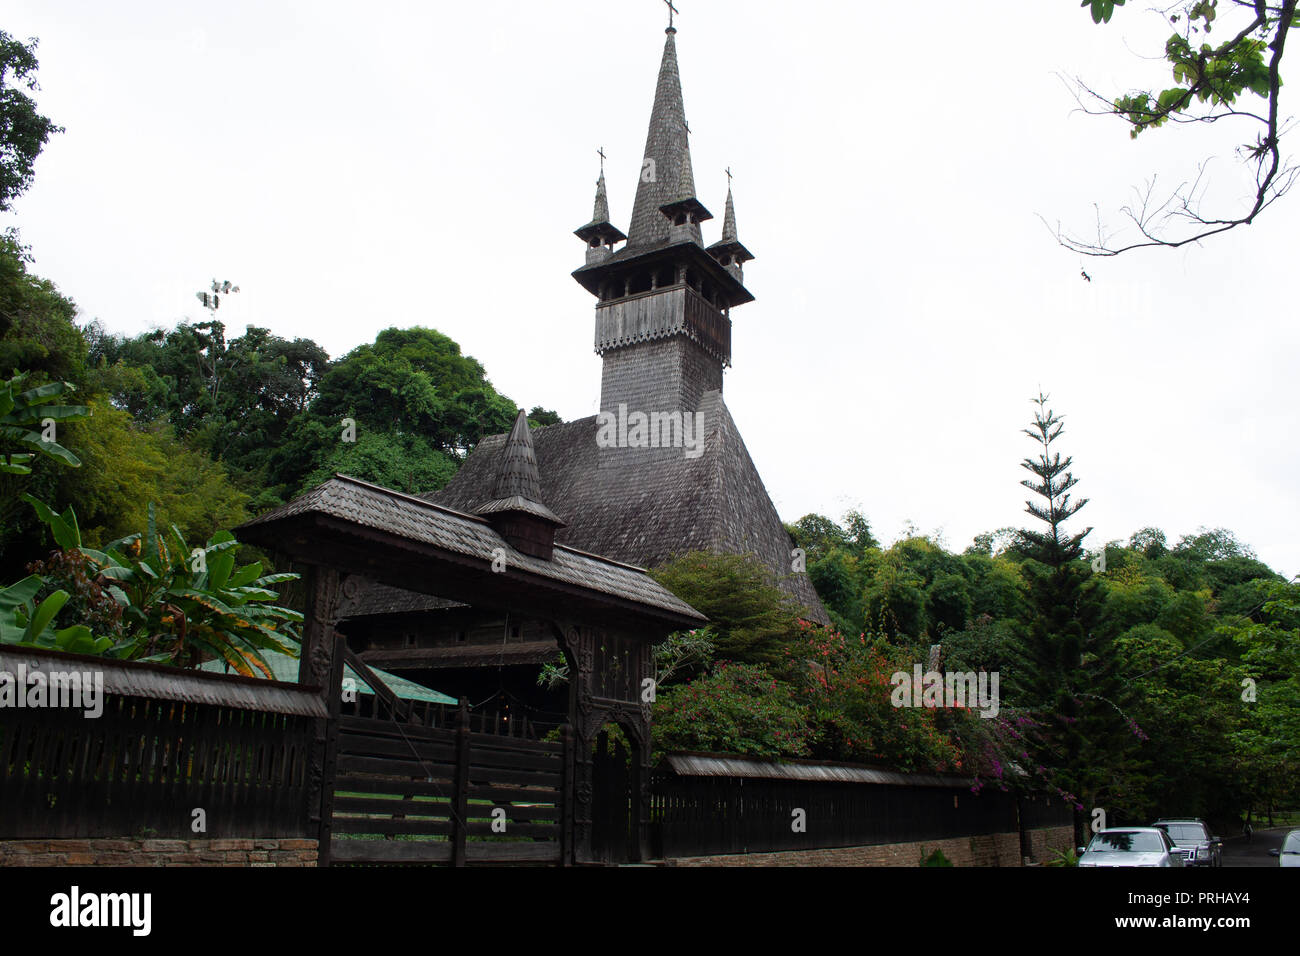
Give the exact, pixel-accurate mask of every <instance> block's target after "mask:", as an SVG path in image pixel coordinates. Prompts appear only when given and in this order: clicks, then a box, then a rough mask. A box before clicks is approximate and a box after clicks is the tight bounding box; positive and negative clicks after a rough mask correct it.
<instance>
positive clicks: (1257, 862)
mask: <svg viewBox="0 0 1300 956" xmlns="http://www.w3.org/2000/svg"><path fill="white" fill-rule="evenodd" d="M1290 830H1291V828H1290V827H1279V828H1277V829H1273V830H1256V831H1255V838H1254V839H1253V840H1252V841H1251V842H1250V843H1247V842H1246V838H1245V837H1242V836H1237V837H1225V838H1224V840H1223V865H1224V866H1274V867H1275V866H1277V857H1274V856H1269V855H1268V851H1269V850H1270V849H1280V848H1281V846H1282V838H1283V837H1284V836H1286V835H1287V833H1288V832H1290Z"/></svg>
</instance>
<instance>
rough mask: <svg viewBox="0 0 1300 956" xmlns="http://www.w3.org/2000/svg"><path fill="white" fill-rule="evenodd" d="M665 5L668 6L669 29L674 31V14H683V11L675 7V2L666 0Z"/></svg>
mask: <svg viewBox="0 0 1300 956" xmlns="http://www.w3.org/2000/svg"><path fill="white" fill-rule="evenodd" d="M664 3H666V4H668V29H669V30H671V29H673V14H674V13H681V11H680V10H678V9H677V8H676V7H674V6H673V0H664Z"/></svg>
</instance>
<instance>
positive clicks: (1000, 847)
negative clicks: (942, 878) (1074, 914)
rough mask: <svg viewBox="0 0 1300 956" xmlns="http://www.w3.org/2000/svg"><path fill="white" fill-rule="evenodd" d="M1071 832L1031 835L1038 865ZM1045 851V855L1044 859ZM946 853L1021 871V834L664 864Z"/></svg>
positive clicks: (788, 862)
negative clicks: (1012, 867) (1017, 868)
mask: <svg viewBox="0 0 1300 956" xmlns="http://www.w3.org/2000/svg"><path fill="white" fill-rule="evenodd" d="M1072 832H1073V831H1072V830H1071V828H1070V827H1056V828H1053V829H1049V830H1031V831H1030V839H1031V841H1033V846H1034V859H1035V861H1036V862H1039V863H1041V862H1045V861H1046V860H1047V859H1049V858H1050V856H1051V854H1050V853H1047V852H1046V850H1047V849H1048V848H1051V847H1056V846H1060V847H1061V848H1065V847H1068V846H1069V845H1070V841H1071V839H1072ZM1040 849H1041V850H1042V851H1043V852H1041V854H1040ZM935 850H942V851H943V855H944V856H946V857H947V858H948V859H949V861H950V862H951V863H952V864H953V866H1020V865H1022V862H1023V861H1022V860H1021V858H1020V834H1018V833H993V834H989V835H987V836H973V837H957V838H955V839H950V840H924V841H921V842H919V843H885V844H880V845H878V846H846V847H836V848H834V849H828V850H792V851H787V852H783V853H743V854H734V855H729V856H693V857H681V858H678V859H674V860H667V861H665V862H666V863H667V864H668V865H669V866H917V865H919V864H920V862H921V859H922V858H923V857H927V856H929V855H930V854H931V853H933V852H934V851H935Z"/></svg>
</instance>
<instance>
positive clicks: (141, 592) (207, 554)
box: [23, 495, 303, 678]
mask: <svg viewBox="0 0 1300 956" xmlns="http://www.w3.org/2000/svg"><path fill="white" fill-rule="evenodd" d="M23 499H24V500H25V501H27V502H28V503H29V504H31V505H32V506H33V507H34V508H35V509H36V513H37V514H38V515H39V516H40V518H41V520H42V521H44V522H45V524H46V525H47V526H49V528H50V531H51V533H52V534H53V535H54V539H55V541H56V542H57V543H58V544H59V546H60V547H62V548H64V549H69V550H70V549H73V548H75V549H77V550H79V551H80V552H81V553H82V554H84V555H85V556H86V557H87V558H88V559H89V560H90V562H91V564H92V565H94V567H95V569H96V571H97V574H98V577H99V578H100V580H101V582H102V583H104V584H105V585H106V589H107V591H108V592H109V594H111V595H112V596H113V598H114V600H116V601H117V602H118V604H119V605H121V607H122V624H123V627H124V629H125V631H126V632H127V634H128V637H129V638H130V639H131V640H133V641H134V642H135V643H136V647H135V650H134V651H133V653H132V656H133V657H143V658H145V659H149V660H163V661H166V662H169V663H173V664H177V665H180V666H183V667H196V666H198V665H199V664H200V663H202V662H203V661H204V660H205V659H210V658H220V659H221V660H223V661H225V662H226V663H228V664H229V665H230V666H231V667H232V668H233V669H234V670H235V671H236V672H237V673H240V674H243V675H244V676H246V677H252V676H255V674H254V672H255V671H257V672H260V673H261V674H263V675H264V676H266V677H268V678H269V677H271V676H272V672H271V668H270V666H269V665H268V664H267V663H266V661H265V660H264V659H263V657H262V656H261V653H260V652H261V651H264V650H269V651H275V652H277V653H281V654H287V655H289V656H291V657H297V656H298V647H299V645H300V643H301V633H300V629H299V625H300V624H301V623H302V619H303V618H302V615H301V614H300V613H299V612H297V611H294V610H291V609H290V608H286V607H281V606H279V605H277V604H276V603H275V601H276V600H277V599H278V598H279V594H278V592H276V591H274V590H271V588H272V586H273V585H276V584H280V583H283V582H285V581H293V580H296V579H297V578H298V575H296V574H268V575H263V574H262V565H261V563H260V562H254V563H253V564H247V565H244V566H243V567H236V566H235V554H234V552H235V549H236V548H238V547H239V542H238V541H236V540H235V536H234V535H232V534H231V533H230V532H229V531H218V532H217V533H216V534H214V535H213V536H212V538H211V539H210V540H209V541H208V543H207V545H206V546H205V547H203V548H193V549H191V548H190V546H189V545H188V544H187V543H186V541H185V537H184V535H183V534H182V533H181V531H180V529H179V528H177V527H176V526H175V525H172V526H171V527H170V529H168V531H167V532H166V533H165V534H164V533H159V530H158V527H157V518H156V515H155V510H154V506H153V504H152V503H151V504H150V505H149V511H148V521H147V524H146V528H145V531H144V533H143V534H133V535H128V536H127V537H124V538H119V539H118V540H116V541H114V542H112V543H111V544H109V545H108V546H107V547H105V548H104V550H102V551H98V550H95V549H92V548H86V547H83V546H82V544H81V532H80V530H79V528H78V526H77V516H76V513H75V512H74V511H73V509H72V508H71V507H69V508H67V509H66V510H65V511H64V513H63V514H61V515H60V514H57V513H56V512H55V511H54V509H52V508H50V507H49V506H48V505H45V504H44V503H42V502H40V501H38V500H37V499H35V498H33V497H32V496H31V495H23Z"/></svg>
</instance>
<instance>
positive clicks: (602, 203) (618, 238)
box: [573, 149, 627, 265]
mask: <svg viewBox="0 0 1300 956" xmlns="http://www.w3.org/2000/svg"><path fill="white" fill-rule="evenodd" d="M604 157H605V153H604V150H603V149H602V150H601V160H602V162H601V167H600V179H598V180H596V205H595V208H594V209H593V210H592V213H591V222H589V223H587V224H586V225H585V226H581V227H580V228H578V229H575V230H574V231H573V234H574V235H575V236H577V237H578V238H579V239H581V240H582V241H583V242H585V243H586V244H587V265H592V264H594V263H597V262H604V261H605V260H606V259H608V258H609V257H610V256H611V255H613V254H614V244H615V243H619V242H622V241H623V240H624V239H626V238H627V236H625V235H623V232H622V230H620V229H619V228H618V227H617V226H615V225H614V224H613V223H612V222H610V221H609V196H608V195H607V194H606V192H605V164H604Z"/></svg>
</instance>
